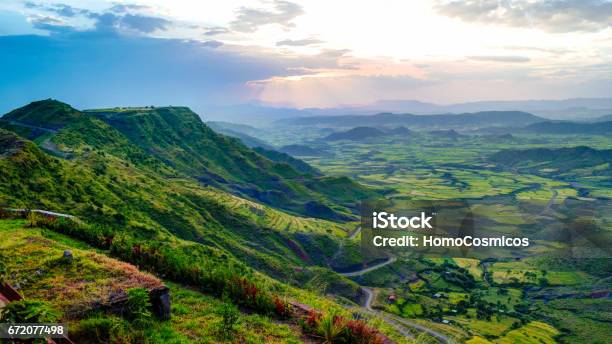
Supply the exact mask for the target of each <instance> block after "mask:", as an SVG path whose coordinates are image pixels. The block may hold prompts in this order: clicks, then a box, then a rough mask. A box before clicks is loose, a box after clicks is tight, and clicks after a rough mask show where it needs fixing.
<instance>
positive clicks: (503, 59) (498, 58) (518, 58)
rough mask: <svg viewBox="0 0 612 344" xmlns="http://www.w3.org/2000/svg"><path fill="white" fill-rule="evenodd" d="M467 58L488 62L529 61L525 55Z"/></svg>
mask: <svg viewBox="0 0 612 344" xmlns="http://www.w3.org/2000/svg"><path fill="white" fill-rule="evenodd" d="M468 59H470V60H474V61H489V62H512V63H516V62H518V63H522V62H529V61H531V59H530V58H528V57H525V56H468Z"/></svg>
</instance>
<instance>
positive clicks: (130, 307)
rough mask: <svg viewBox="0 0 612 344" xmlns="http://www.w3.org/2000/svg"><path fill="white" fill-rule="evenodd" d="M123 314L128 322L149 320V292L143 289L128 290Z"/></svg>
mask: <svg viewBox="0 0 612 344" xmlns="http://www.w3.org/2000/svg"><path fill="white" fill-rule="evenodd" d="M127 295H128V299H127V302H126V303H125V307H124V312H123V314H124V315H125V316H126V317H127V318H128V319H130V320H135V321H144V320H148V319H151V310H150V309H151V302H150V301H149V292H148V291H147V290H146V289H144V288H130V289H128V291H127Z"/></svg>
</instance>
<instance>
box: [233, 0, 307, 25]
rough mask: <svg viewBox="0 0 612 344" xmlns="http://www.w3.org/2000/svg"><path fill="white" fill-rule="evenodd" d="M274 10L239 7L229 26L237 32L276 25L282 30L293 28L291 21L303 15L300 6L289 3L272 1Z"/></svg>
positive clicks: (280, 0)
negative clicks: (282, 28)
mask: <svg viewBox="0 0 612 344" xmlns="http://www.w3.org/2000/svg"><path fill="white" fill-rule="evenodd" d="M272 3H273V4H274V10H268V9H260V8H253V7H240V8H239V9H238V10H237V11H236V19H234V21H232V22H231V24H230V26H231V28H232V29H233V30H235V31H238V32H255V31H257V29H259V27H260V26H264V25H269V24H277V25H280V26H282V27H284V28H291V27H293V26H294V24H293V23H292V21H293V19H295V18H296V17H298V16H300V15H302V14H304V9H303V8H302V6H300V5H298V4H295V3H293V2H289V1H283V0H274V1H273V2H272Z"/></svg>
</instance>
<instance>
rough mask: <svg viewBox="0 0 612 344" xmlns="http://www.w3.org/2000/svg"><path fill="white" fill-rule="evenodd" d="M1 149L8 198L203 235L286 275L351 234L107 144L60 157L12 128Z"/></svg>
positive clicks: (0, 183)
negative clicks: (163, 171) (171, 172)
mask: <svg viewBox="0 0 612 344" xmlns="http://www.w3.org/2000/svg"><path fill="white" fill-rule="evenodd" d="M0 149H1V153H0V154H1V156H2V158H1V159H0V167H1V168H2V173H0V204H2V205H3V206H9V207H16V208H21V207H25V208H42V209H48V210H54V211H60V212H65V213H70V214H74V215H78V216H83V217H84V218H88V219H91V220H92V221H95V222H96V223H100V224H105V225H111V226H121V227H126V228H130V229H131V230H134V231H136V232H137V233H139V235H142V236H145V237H148V236H156V235H157V234H156V233H166V234H165V235H174V236H177V237H179V238H182V239H186V240H192V241H196V242H201V243H205V244H207V245H209V246H212V247H218V248H221V249H225V250H227V251H228V252H232V255H234V256H235V257H236V258H238V259H240V260H242V261H245V262H248V264H249V265H251V266H253V267H255V268H257V269H260V270H262V271H265V272H268V273H270V274H271V275H273V276H276V277H279V278H284V279H286V280H288V281H294V282H298V280H301V279H302V278H308V277H307V276H308V270H306V272H305V274H302V275H300V276H293V273H292V271H293V268H292V266H294V265H295V266H309V265H323V266H325V264H326V259H327V257H330V256H331V255H333V252H335V249H336V247H337V246H338V238H340V237H342V236H345V235H346V234H345V233H346V232H345V230H344V229H343V228H342V227H340V226H339V225H337V224H335V223H332V222H329V221H324V220H317V219H313V218H302V217H296V216H292V215H288V214H286V213H283V212H281V211H277V210H274V209H271V208H268V207H266V206H263V205H260V204H257V203H254V202H251V201H247V200H244V199H241V198H238V197H236V196H233V195H230V194H228V193H225V192H223V191H220V190H218V189H214V188H210V187H205V186H202V185H201V184H199V183H198V182H196V181H194V180H192V179H189V178H178V177H173V178H170V177H164V176H162V175H160V174H157V173H154V172H152V171H151V170H150V169H149V168H147V167H145V168H139V167H138V166H136V165H134V164H132V163H130V162H128V161H126V160H122V159H120V158H119V157H117V156H113V155H110V154H108V153H105V152H104V151H97V150H96V151H88V150H85V151H83V153H82V155H79V156H78V157H75V158H74V159H72V160H61V159H57V158H54V157H51V156H49V155H48V154H46V153H44V152H43V151H41V150H40V149H39V148H38V147H37V146H36V145H35V144H33V143H32V142H30V141H27V140H24V139H21V138H19V137H18V136H16V135H15V134H13V133H11V132H8V131H0ZM255 234H256V235H255Z"/></svg>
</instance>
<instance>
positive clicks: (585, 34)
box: [0, 0, 612, 112]
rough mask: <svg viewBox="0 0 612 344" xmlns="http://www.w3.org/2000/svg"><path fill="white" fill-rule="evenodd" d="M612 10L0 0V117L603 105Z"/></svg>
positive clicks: (606, 4)
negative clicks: (594, 101) (65, 112)
mask: <svg viewBox="0 0 612 344" xmlns="http://www.w3.org/2000/svg"><path fill="white" fill-rule="evenodd" d="M610 23H612V3H611V2H610V1H596V0H588V1H546V2H533V1H519V0H517V1H510V2H503V3H502V2H497V1H486V0H483V1H466V2H460V1H437V0H436V1H423V2H411V3H406V2H403V1H391V2H387V3H385V6H381V5H380V4H377V3H374V2H361V3H350V6H349V4H348V3H343V2H333V3H329V2H323V1H307V2H305V1H282V0H270V1H227V2H223V3H222V4H221V3H213V2H198V3H194V2H189V1H164V0H156V1H146V2H145V1H139V0H134V1H120V2H116V1H102V0H92V1H87V2H82V1H81V2H79V1H72V0H64V1H62V2H58V1H55V0H53V1H47V0H44V1H15V0H9V1H4V2H3V3H2V4H0V73H1V74H2V75H3V77H2V78H1V79H0V97H1V98H2V99H3V100H4V102H3V104H2V105H1V109H0V110H3V112H5V111H7V110H10V109H13V108H15V107H18V106H21V105H23V104H25V103H27V102H29V101H32V100H35V99H43V98H49V97H52V98H56V99H60V100H62V101H66V102H68V103H71V104H73V105H75V106H77V107H80V108H94V107H102V106H116V105H169V104H173V105H186V106H190V107H192V108H194V109H196V110H198V111H203V110H205V109H207V108H214V107H222V106H223V107H226V106H233V105H243V104H252V103H257V104H263V105H266V106H272V107H288V108H295V109H307V108H321V109H325V108H339V107H359V106H369V105H371V104H375V103H377V102H380V101H386V100H418V101H421V102H426V103H434V104H437V105H449V104H458V103H466V102H482V101H508V100H521V101H524V100H534V99H536V100H537V99H547V100H548V99H573V98H600V97H607V96H609V94H610V92H609V90H610V89H612V54H610V53H611V52H612V28H611V26H610Z"/></svg>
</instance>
